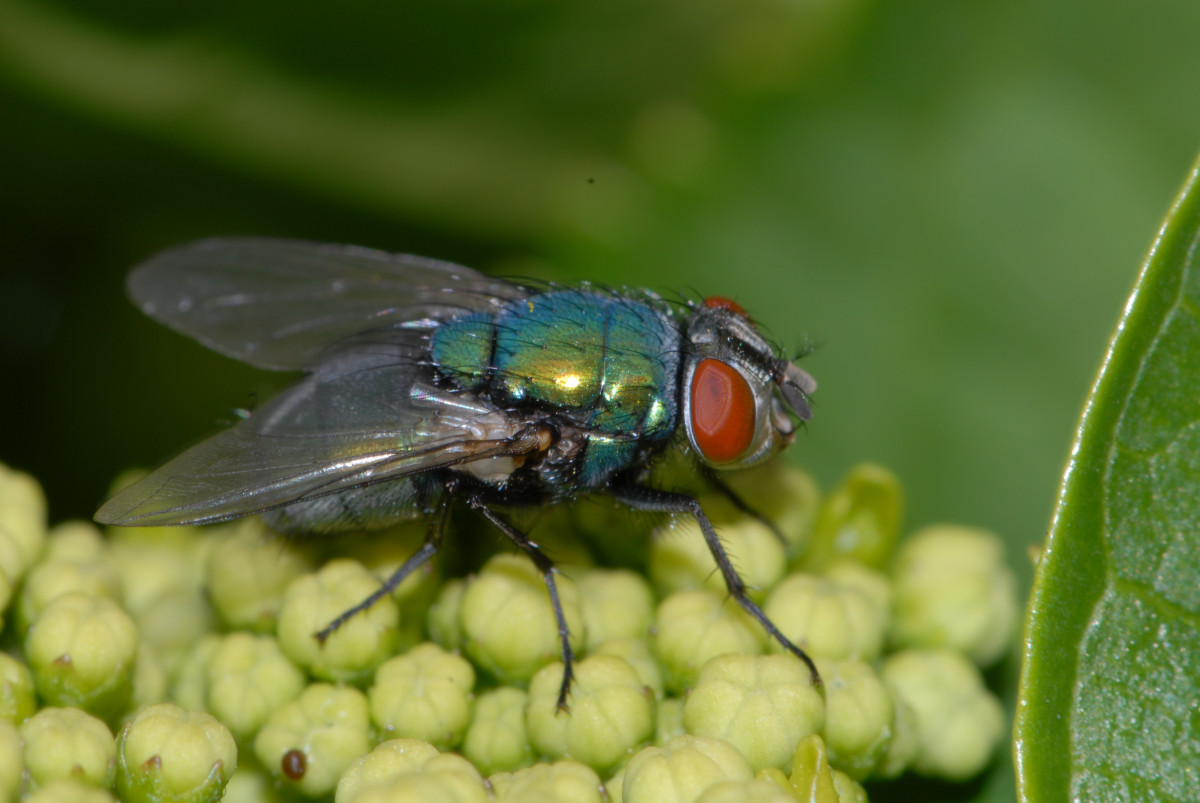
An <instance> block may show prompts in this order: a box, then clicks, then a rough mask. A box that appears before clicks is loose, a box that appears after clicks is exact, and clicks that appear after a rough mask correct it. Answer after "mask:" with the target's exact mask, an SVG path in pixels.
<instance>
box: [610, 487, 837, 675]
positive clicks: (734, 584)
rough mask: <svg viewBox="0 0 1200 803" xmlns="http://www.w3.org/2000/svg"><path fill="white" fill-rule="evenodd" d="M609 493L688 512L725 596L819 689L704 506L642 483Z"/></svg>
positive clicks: (641, 505)
mask: <svg viewBox="0 0 1200 803" xmlns="http://www.w3.org/2000/svg"><path fill="white" fill-rule="evenodd" d="M610 492H611V493H612V495H613V496H614V497H616V498H617V499H618V500H620V501H622V502H624V503H625V504H627V505H629V506H630V507H632V508H635V509H637V510H650V511H656V512H659V513H689V514H691V515H692V516H694V517H695V519H696V523H697V524H699V525H700V531H701V532H702V533H704V541H705V543H707V544H708V550H709V552H711V553H712V556H713V560H715V561H716V562H717V568H718V569H719V570H720V571H721V576H722V577H723V578H725V587H726V588H728V589H729V595H730V596H731V597H733V598H734V599H735V600H736V601H737V604H738V605H741V606H742V608H743V609H744V610H745V611H746V613H748V614H750V615H751V616H753V617H754V618H755V619H756V620H757V621H758V623H759V624H760V625H762V628H763V630H765V631H767V633H768V635H770V636H771V638H773V639H775V640H776V641H778V642H779V643H780V644H782V645H783V647H784V649H786V650H787V651H788V652H790V653H791V654H792V655H795V656H796V657H797V658H799V659H800V660H801V661H803V662H804V665H805V666H807V667H808V671H809V674H810V675H811V677H812V684H813V685H814V686H816V687H817V688H818V689H821V688H822V684H821V674H820V673H819V672H818V671H817V666H816V664H814V663H813V660H812V658H809V657H808V653H806V652H805V651H804V650H802V649H800V648H799V647H797V646H796V645H795V644H793V643H792V642H791V640H790V639H788V637H787V636H785V635H783V633H781V632H780V630H779V628H777V627H776V626H775V623H774V622H772V621H771V620H770V618H768V617H767V615H766V614H765V613H763V611H762V608H760V607H758V606H757V605H755V604H754V600H752V599H750V597H749V595H748V594H747V593H746V583H745V582H744V581H743V580H742V578H741V576H740V575H739V574H738V573H737V569H735V568H734V567H733V561H731V560H730V559H729V553H728V552H726V551H725V545H724V544H722V543H721V538H720V536H718V535H717V531H716V530H715V529H714V528H713V526H712V522H710V521H709V520H708V516H706V515H705V513H704V509H703V508H701V507H700V502H699V501H697V500H696V498H695V497H693V496H688V495H687V494H681V493H675V492H673V491H660V490H657V489H655V488H648V487H646V486H644V485H628V486H624V487H620V486H618V487H614V488H612V489H610Z"/></svg>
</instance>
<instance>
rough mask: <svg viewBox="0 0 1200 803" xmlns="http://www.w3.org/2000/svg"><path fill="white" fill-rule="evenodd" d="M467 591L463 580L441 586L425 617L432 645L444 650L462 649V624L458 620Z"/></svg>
mask: <svg viewBox="0 0 1200 803" xmlns="http://www.w3.org/2000/svg"><path fill="white" fill-rule="evenodd" d="M466 590H467V584H466V581H464V580H449V581H447V582H445V583H443V584H442V587H441V590H439V591H438V593H437V597H436V598H435V599H434V601H433V604H432V605H430V606H429V612H428V613H427V614H426V615H425V627H426V629H427V630H428V631H429V638H430V640H431V641H433V643H435V644H437V645H438V646H439V647H441V648H442V649H445V650H457V649H460V648H461V647H462V643H463V633H462V624H460V622H459V619H458V614H459V611H460V610H461V609H462V598H463V593H464V592H465V591H466Z"/></svg>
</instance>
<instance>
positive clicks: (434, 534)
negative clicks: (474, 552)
mask: <svg viewBox="0 0 1200 803" xmlns="http://www.w3.org/2000/svg"><path fill="white" fill-rule="evenodd" d="M453 490H454V486H453V485H450V484H448V485H447V486H446V488H445V489H444V490H443V491H442V496H441V498H440V499H438V507H437V513H436V515H435V516H434V518H433V519H431V520H430V522H429V532H428V534H427V535H426V536H425V543H424V544H422V545H421V548H420V549H418V550H417V551H416V552H414V553H413V554H412V556H411V557H409V559H408V560H406V561H404V563H403V564H401V565H400V568H399V569H397V570H396V571H394V572H392V575H391V577H389V578H388V579H387V580H386V581H384V583H383V585H381V586H379V589H378V590H376V591H375V592H373V593H372V594H371V595H370V596H369V597H367V598H366V599H364V600H363V601H362V602H360V603H358V604H357V605H355V606H354V607H353V608H349V609H347V610H345V611H342V612H341V613H340V614H338V616H337V618H336V619H334V620H333V621H332V622H330V623H329V624H327V625H325V627H324V628H323V629H322V630H321V631H320V632H318V633H317V634H316V638H317V641H318V642H320V643H321V644H324V643H325V640H326V639H328V638H329V637H330V636H332V635H333V633H334V631H336V630H337V629H338V628H339V627H341V626H342V625H344V624H346V622H348V621H349V620H350V619H352V618H353V617H355V616H357V615H358V614H360V613H362V612H363V611H365V610H368V609H369V608H370V607H371V606H372V605H374V604H375V603H376V602H379V600H381V599H383V598H384V597H386V596H387V595H388V594H390V593H392V592H393V591H395V590H396V589H397V588H398V587H399V586H400V584H401V583H403V582H404V579H405V578H406V577H408V576H409V575H410V574H412V573H413V572H415V571H416V570H417V569H419V568H421V566H423V565H424V564H425V562H426V561H428V560H429V559H430V558H432V557H433V556H434V555H436V554H437V551H438V548H439V547H440V546H441V545H442V539H443V538H444V537H445V535H446V521H447V520H448V519H449V518H450V499H451V497H452V496H453Z"/></svg>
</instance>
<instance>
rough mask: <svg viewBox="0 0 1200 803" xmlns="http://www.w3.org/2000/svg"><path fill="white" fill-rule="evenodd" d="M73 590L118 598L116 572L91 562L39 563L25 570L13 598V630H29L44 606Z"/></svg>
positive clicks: (94, 595)
mask: <svg viewBox="0 0 1200 803" xmlns="http://www.w3.org/2000/svg"><path fill="white" fill-rule="evenodd" d="M72 591H77V592H79V593H81V594H85V595H87V596H92V597H96V596H100V597H108V598H109V599H111V600H113V601H114V602H119V601H120V599H121V584H120V580H119V579H118V578H117V573H116V572H114V571H113V570H112V568H110V567H109V566H107V565H105V564H104V563H100V562H96V561H91V562H79V561H67V560H52V561H42V562H40V563H38V564H37V565H35V566H34V567H33V568H32V569H30V570H29V573H28V574H27V575H26V576H25V583H24V585H23V586H22V587H21V593H20V595H19V596H18V597H17V606H16V607H17V627H18V628H20V630H21V632H25V630H26V629H27V628H28V627H29V625H30V623H31V622H32V621H33V620H34V619H36V618H37V616H38V614H39V613H41V612H42V610H44V609H45V607H46V606H47V605H49V604H50V603H51V602H53V601H54V600H55V599H57V598H59V597H61V596H62V595H63V594H67V593H70V592H72Z"/></svg>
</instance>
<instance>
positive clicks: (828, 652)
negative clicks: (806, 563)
mask: <svg viewBox="0 0 1200 803" xmlns="http://www.w3.org/2000/svg"><path fill="white" fill-rule="evenodd" d="M763 612H764V613H765V614H766V615H767V617H768V618H770V620H771V621H772V622H774V623H775V626H776V627H778V628H779V630H780V631H781V632H782V633H783V634H784V635H785V636H787V637H788V638H789V639H790V640H791V641H792V643H793V644H799V645H803V647H804V650H805V651H806V652H807V653H808V654H809V655H810V656H812V657H823V658H832V659H841V658H858V659H861V660H864V661H872V660H874V659H875V658H877V657H878V656H879V653H880V652H881V651H882V649H883V628H884V621H883V619H882V618H881V617H880V615H879V609H878V607H877V606H876V605H875V603H873V602H872V601H871V599H870V598H868V597H867V596H866V595H865V594H863V593H861V592H860V591H858V590H857V589H855V588H851V587H849V586H843V585H840V584H838V583H836V582H834V581H832V580H827V579H825V578H822V577H817V576H815V575H811V574H793V575H791V576H790V577H788V578H787V579H785V580H784V581H783V582H782V583H780V584H779V585H778V586H776V587H775V590H774V591H772V592H771V595H770V596H769V597H767V601H766V604H764V605H763ZM767 649H768V650H769V651H772V652H781V651H782V650H783V647H781V646H780V645H779V644H778V643H777V642H772V643H771V644H768V645H767Z"/></svg>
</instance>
